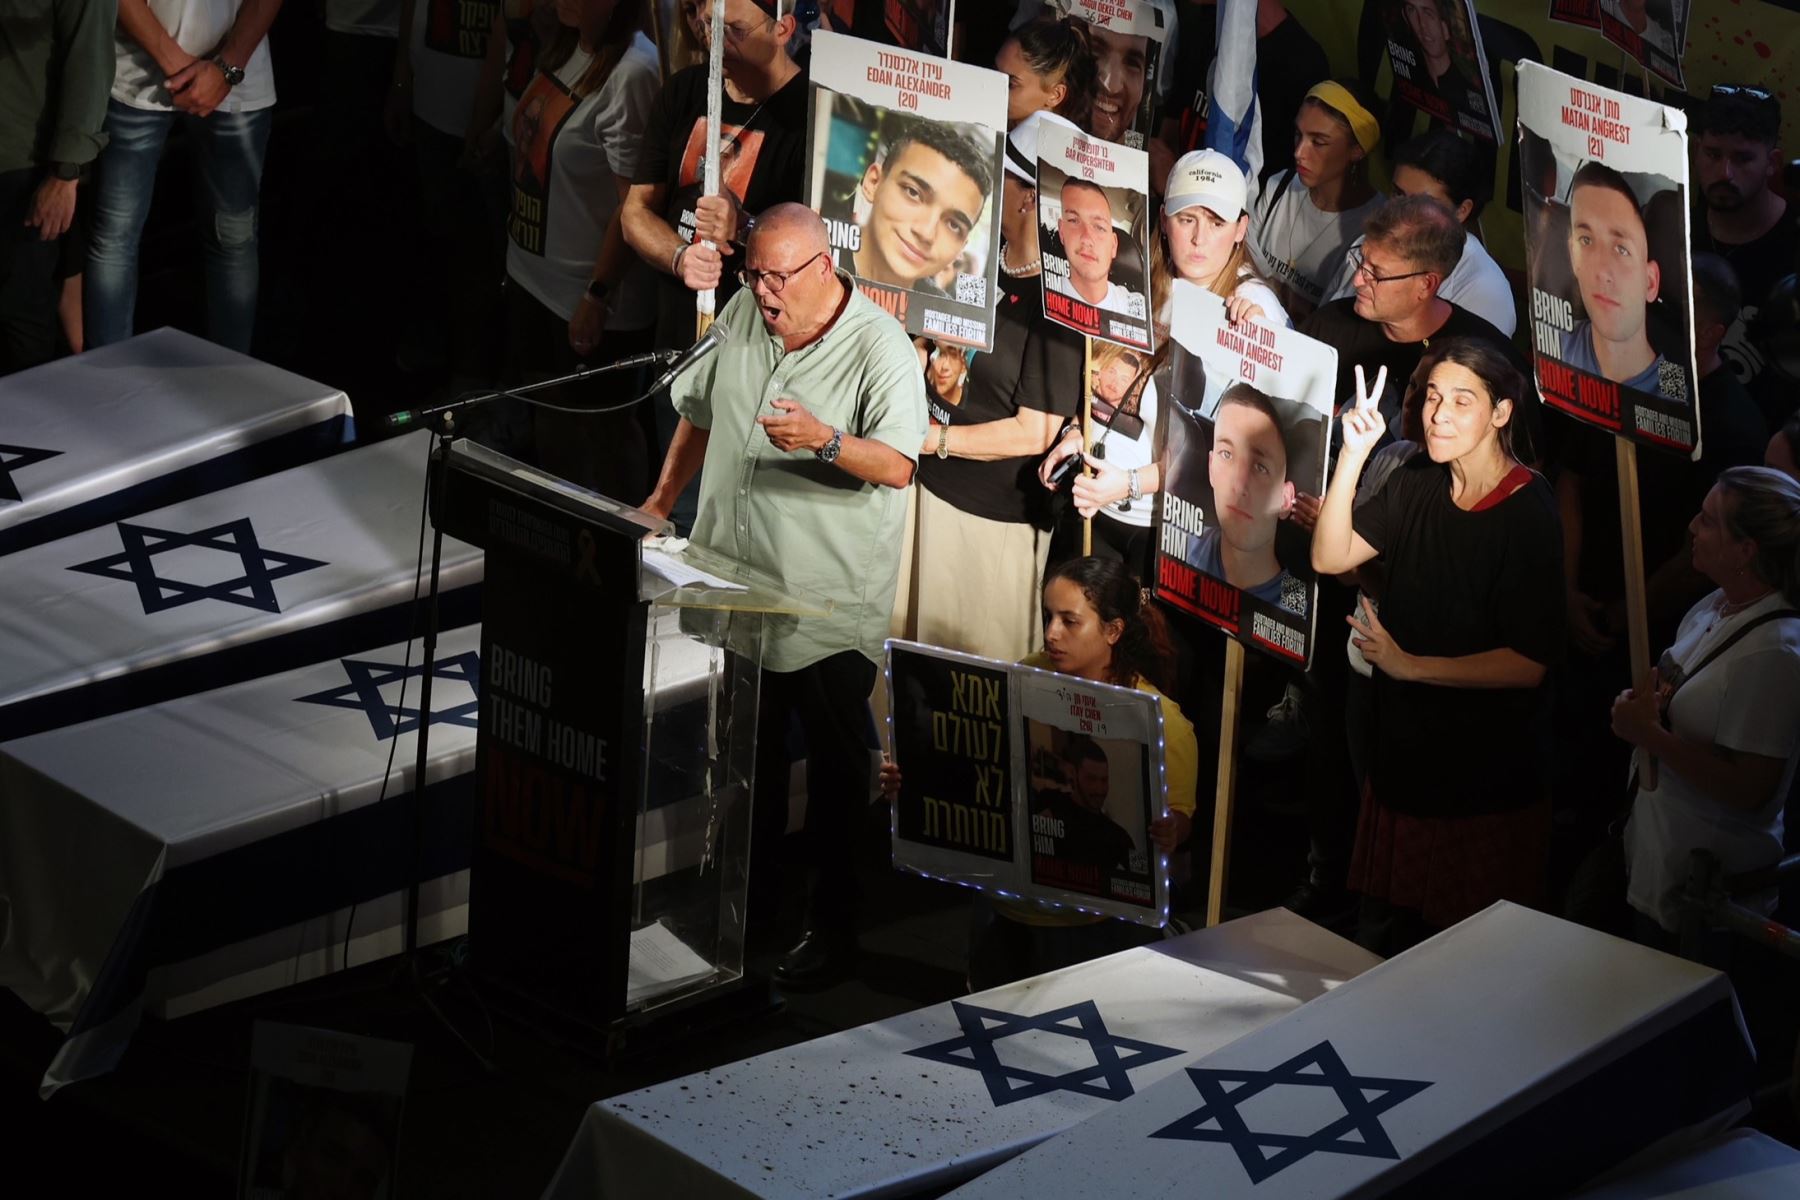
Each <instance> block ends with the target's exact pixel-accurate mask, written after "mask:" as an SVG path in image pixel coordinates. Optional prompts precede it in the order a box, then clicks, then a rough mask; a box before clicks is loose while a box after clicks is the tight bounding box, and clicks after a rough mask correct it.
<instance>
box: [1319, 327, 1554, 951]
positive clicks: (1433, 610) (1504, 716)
mask: <svg viewBox="0 0 1800 1200" xmlns="http://www.w3.org/2000/svg"><path fill="white" fill-rule="evenodd" d="M1356 376H1357V396H1356V400H1355V404H1354V405H1353V406H1351V407H1349V408H1347V409H1346V410H1345V411H1344V414H1343V427H1344V448H1343V452H1342V453H1341V454H1340V455H1339V457H1338V461H1337V468H1336V471H1335V473H1334V474H1333V477H1332V481H1331V486H1330V487H1329V488H1328V489H1327V490H1326V492H1325V499H1324V503H1323V505H1322V507H1321V508H1320V511H1319V519H1318V525H1317V527H1316V529H1315V530H1314V533H1313V549H1312V560H1313V567H1314V568H1315V569H1316V570H1318V571H1319V572H1321V573H1330V574H1334V575H1336V574H1341V573H1343V572H1345V571H1350V570H1354V569H1355V568H1356V567H1359V566H1361V565H1362V564H1363V563H1366V562H1368V561H1369V560H1370V559H1372V558H1374V557H1375V556H1376V555H1377V554H1379V555H1381V556H1382V560H1383V562H1384V564H1385V565H1386V568H1387V583H1386V586H1385V588H1384V589H1383V591H1382V601H1381V607H1380V612H1379V613H1377V612H1376V610H1375V608H1374V606H1373V605H1371V604H1369V603H1368V602H1367V601H1365V602H1364V603H1363V605H1362V607H1361V609H1360V611H1358V612H1357V613H1355V614H1353V615H1352V616H1351V617H1350V618H1348V619H1349V622H1350V625H1351V627H1352V630H1353V631H1354V641H1355V643H1356V646H1357V649H1359V650H1360V651H1362V654H1363V657H1364V658H1366V659H1368V661H1369V663H1370V664H1371V665H1372V666H1373V667H1374V668H1375V675H1374V679H1373V683H1374V689H1373V696H1374V704H1373V713H1372V718H1373V721H1372V726H1373V734H1372V741H1373V745H1372V746H1371V747H1370V748H1369V777H1368V784H1367V787H1366V788H1365V790H1364V792H1363V804H1362V814H1361V817H1360V819H1359V820H1358V823H1357V831H1356V849H1355V852H1354V855H1353V857H1352V859H1351V866H1350V886H1351V888H1352V889H1353V890H1355V891H1358V892H1361V893H1362V895H1363V902H1362V911H1361V918H1360V921H1359V928H1358V931H1357V940H1358V941H1360V942H1362V943H1363V945H1365V946H1368V947H1369V948H1371V949H1373V950H1375V951H1376V952H1377V953H1380V954H1394V953H1397V952H1398V951H1400V950H1403V949H1405V948H1406V947H1407V946H1410V945H1412V944H1413V943H1415V942H1418V941H1420V940H1422V939H1423V938H1425V937H1428V936H1429V935H1430V934H1432V933H1434V932H1436V931H1437V930H1439V929H1443V928H1445V927H1447V926H1449V925H1452V924H1454V923H1455V922H1457V921H1460V920H1461V919H1462V918H1464V917H1466V916H1469V915H1471V914H1472V913H1475V912H1478V911H1480V910H1481V909H1483V908H1485V907H1487V905H1489V904H1491V903H1492V902H1493V901H1495V900H1499V899H1509V900H1518V901H1522V902H1525V903H1533V902H1537V901H1540V900H1541V898H1542V897H1541V893H1542V891H1543V886H1544V873H1545V866H1546V859H1547V857H1548V851H1549V835H1550V807H1549V798H1548V796H1549V794H1548V766H1549V753H1550V749H1549V741H1550V736H1549V735H1550V728H1549V720H1550V702H1549V692H1548V688H1547V687H1546V686H1545V679H1546V677H1547V675H1548V671H1549V667H1550V665H1551V663H1552V662H1553V661H1554V660H1555V657H1556V655H1557V653H1558V651H1559V648H1560V647H1561V645H1562V641H1563V628H1562V621H1563V606H1562V602H1561V599H1560V596H1561V589H1562V535H1561V530H1560V527H1559V526H1558V524H1557V518H1556V499H1555V496H1554V495H1553V493H1552V492H1551V490H1550V487H1549V485H1548V484H1547V483H1545V482H1544V479H1543V477H1542V476H1540V475H1537V474H1536V473H1535V472H1533V471H1531V470H1530V469H1529V468H1527V467H1524V466H1522V465H1521V464H1520V463H1519V461H1518V458H1517V456H1516V455H1514V453H1513V450H1512V431H1513V417H1514V413H1515V408H1516V405H1517V397H1519V396H1520V395H1521V394H1522V392H1523V388H1524V380H1523V379H1522V378H1521V377H1520V375H1519V373H1518V372H1517V371H1516V370H1515V369H1514V368H1513V367H1512V366H1511V365H1510V364H1509V363H1508V362H1507V360H1506V358H1505V357H1504V356H1503V355H1502V354H1501V353H1500V351H1499V350H1497V349H1495V348H1493V347H1491V346H1488V345H1486V344H1484V343H1481V342H1478V341H1475V340H1472V339H1455V340H1452V341H1449V342H1446V343H1445V344H1444V346H1443V348H1442V357H1441V359H1440V360H1439V362H1438V364H1437V366H1435V367H1434V368H1433V369H1432V371H1431V375H1430V377H1429V379H1428V380H1427V383H1426V392H1425V402H1424V414H1423V415H1424V425H1425V448H1424V449H1423V450H1422V451H1420V452H1419V453H1418V454H1416V455H1414V456H1413V457H1412V458H1411V459H1409V460H1408V461H1407V462H1405V463H1403V464H1402V465H1400V466H1399V467H1397V468H1396V469H1395V470H1394V472H1393V474H1391V475H1390V476H1388V479H1387V482H1386V483H1384V484H1383V485H1382V488H1381V490H1380V491H1379V492H1377V493H1376V494H1375V496H1374V497H1373V498H1372V499H1371V500H1369V502H1368V503H1366V504H1364V505H1363V506H1362V507H1360V508H1357V509H1356V510H1355V511H1354V514H1353V513H1352V509H1351V501H1352V499H1353V498H1354V495H1355V491H1356V480H1357V477H1358V476H1359V475H1360V474H1361V472H1362V468H1363V464H1364V463H1365V462H1366V461H1367V460H1368V457H1369V453H1370V451H1371V450H1373V449H1374V447H1375V443H1376V442H1377V441H1378V440H1380V438H1381V435H1382V432H1383V430H1384V429H1385V427H1386V425H1385V421H1384V420H1383V418H1382V416H1381V414H1380V413H1379V412H1378V411H1377V401H1378V399H1379V398H1380V395H1381V389H1382V387H1383V386H1384V384H1385V383H1386V371H1385V370H1384V371H1383V372H1382V373H1381V375H1379V376H1377V377H1376V380H1375V386H1374V388H1373V390H1372V391H1370V390H1366V389H1365V388H1364V385H1363V378H1362V368H1361V367H1358V368H1357V369H1356Z"/></svg>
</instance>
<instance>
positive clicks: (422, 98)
mask: <svg viewBox="0 0 1800 1200" xmlns="http://www.w3.org/2000/svg"><path fill="white" fill-rule="evenodd" d="M499 12H500V0H413V17H412V38H411V49H410V50H409V54H410V56H411V60H412V70H413V87H412V93H413V115H414V116H416V117H418V118H419V120H421V121H423V122H425V123H426V124H427V125H429V126H431V127H432V128H433V129H435V130H437V131H438V132H439V133H447V134H449V135H450V136H451V137H454V138H461V137H462V136H463V134H464V133H466V132H467V131H468V128H469V112H470V109H471V108H473V107H474V103H475V84H476V82H477V81H478V80H479V79H480V78H481V60H482V58H483V56H485V55H486V54H487V39H488V34H489V33H490V32H492V30H493V26H494V18H495V16H497V15H498V14H499Z"/></svg>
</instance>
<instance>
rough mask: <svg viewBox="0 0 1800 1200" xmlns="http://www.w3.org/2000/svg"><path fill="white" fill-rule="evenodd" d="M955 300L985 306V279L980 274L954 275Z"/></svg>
mask: <svg viewBox="0 0 1800 1200" xmlns="http://www.w3.org/2000/svg"><path fill="white" fill-rule="evenodd" d="M956 302H957V303H958V304H973V305H975V306H977V307H978V308H986V307H987V280H986V279H985V278H984V277H982V276H980V275H958V276H957V277H956Z"/></svg>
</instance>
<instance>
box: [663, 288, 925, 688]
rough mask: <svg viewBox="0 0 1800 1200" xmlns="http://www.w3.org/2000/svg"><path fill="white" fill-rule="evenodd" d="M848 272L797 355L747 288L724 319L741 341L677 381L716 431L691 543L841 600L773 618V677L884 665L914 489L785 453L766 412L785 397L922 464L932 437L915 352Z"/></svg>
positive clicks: (678, 394) (685, 403) (696, 417)
mask: <svg viewBox="0 0 1800 1200" xmlns="http://www.w3.org/2000/svg"><path fill="white" fill-rule="evenodd" d="M838 279H839V281H840V282H842V283H843V284H844V285H845V286H846V287H848V288H849V289H850V302H849V303H848V304H847V305H846V306H845V307H844V311H843V312H842V313H841V314H839V316H838V319H837V320H836V321H835V322H834V323H833V324H832V326H831V328H830V329H828V330H827V331H826V332H825V334H824V335H823V336H822V337H820V338H818V339H817V340H816V341H814V342H812V343H810V344H809V345H806V346H803V347H801V348H800V349H798V350H794V351H789V350H787V349H786V348H785V347H784V346H783V345H782V342H781V339H780V338H778V337H774V336H771V335H770V333H769V331H768V327H767V326H765V325H764V324H763V319H762V314H761V312H760V311H759V310H758V309H757V307H756V303H755V299H754V297H753V296H751V294H750V292H749V291H748V290H745V291H741V292H739V293H738V294H737V295H736V296H733V297H732V298H731V301H730V303H728V304H726V305H725V308H724V310H723V311H722V312H720V314H719V324H721V325H723V326H725V328H726V331H727V332H728V333H729V335H730V340H729V341H728V342H727V343H726V345H725V346H724V347H722V348H721V349H720V350H719V351H718V352H716V353H715V354H713V355H711V356H710V357H708V358H707V359H706V360H705V361H704V362H702V363H701V364H700V365H699V366H697V367H696V368H695V369H693V370H692V371H689V372H688V373H687V374H685V375H683V376H682V377H681V379H680V380H678V381H677V382H676V384H675V386H674V387H673V389H672V398H673V400H674V402H675V408H676V411H677V412H679V413H680V414H681V415H682V416H684V417H686V418H687V419H688V421H689V422H691V423H692V424H693V425H695V426H696V427H698V428H700V429H706V430H710V431H711V436H710V437H709V439H708V441H707V444H706V458H705V461H704V463H703V464H702V467H701V476H700V513H699V517H698V519H697V520H696V521H695V522H694V533H693V540H694V541H696V542H698V543H700V544H701V545H703V546H706V547H708V548H709V549H712V550H716V551H718V552H719V553H721V554H727V555H730V556H732V557H733V558H736V559H737V560H738V561H740V562H743V563H746V564H748V565H750V566H752V567H756V568H758V569H760V570H763V571H766V572H768V573H769V574H771V575H773V576H775V577H776V578H778V579H780V580H782V581H783V582H785V583H789V584H792V585H795V586H797V587H807V588H812V589H814V590H815V591H818V592H822V593H823V594H825V595H826V596H829V597H830V598H831V599H832V601H833V602H834V607H833V609H832V612H831V615H829V616H825V617H801V618H798V619H792V618H779V619H775V620H772V621H771V622H770V626H769V629H768V631H767V634H766V641H765V644H764V648H763V665H764V666H765V667H767V668H768V669H770V670H773V671H797V670H799V669H800V668H802V667H806V666H810V665H811V664H813V663H815V662H818V661H819V660H820V659H822V658H825V657H827V656H828V655H832V654H836V653H839V652H840V651H844V650H855V651H858V652H860V653H862V654H863V655H866V656H867V657H868V658H869V659H871V660H872V661H875V662H880V661H881V653H882V643H883V642H884V641H885V639H886V638H887V633H888V621H889V618H890V617H891V616H892V615H893V611H894V589H895V587H896V586H897V585H898V583H899V579H900V539H901V535H902V533H903V532H904V527H905V523H906V489H904V488H890V487H881V486H878V485H876V484H872V483H864V482H863V481H862V480H860V479H858V478H856V477H855V476H854V475H851V474H850V473H849V472H847V471H845V470H844V469H843V468H842V467H839V466H835V465H827V464H825V463H822V462H820V461H819V460H818V459H817V458H815V457H814V456H813V454H812V453H811V452H810V451H806V450H794V451H790V452H788V453H785V454H784V453H782V452H781V451H779V450H777V449H775V447H774V446H773V445H772V444H771V443H770V442H769V436H768V434H767V433H765V432H764V431H763V428H762V426H760V425H758V424H757V423H756V418H757V417H759V416H764V415H770V414H773V413H774V412H776V411H777V410H775V409H773V408H771V407H770V404H771V402H772V401H775V400H779V399H788V400H793V401H796V402H798V403H799V404H802V405H804V406H805V407H806V409H807V410H808V411H809V412H811V413H812V414H813V415H814V416H815V417H817V418H819V420H821V421H823V422H825V423H826V424H827V425H830V426H832V427H833V428H836V429H839V430H841V431H843V433H844V434H846V435H848V436H854V437H859V438H868V439H870V440H872V441H877V442H880V443H882V444H883V445H887V446H892V447H893V448H894V449H896V450H898V451H899V452H900V453H902V454H904V455H906V457H907V458H908V459H910V460H912V461H914V462H917V461H918V458H919V447H920V446H921V445H922V444H923V443H924V441H925V424H926V415H925V413H926V409H925V382H924V377H923V374H922V373H921V372H920V370H919V356H918V352H917V351H915V350H914V349H913V345H912V341H911V339H909V338H908V337H907V336H906V331H905V330H904V329H903V328H902V327H901V326H900V323H899V322H898V321H896V320H894V318H893V317H891V316H889V315H888V314H887V313H885V312H883V311H882V310H881V309H880V308H878V307H876V306H875V305H874V304H872V303H870V302H869V301H868V300H867V299H866V298H865V297H864V296H863V295H862V294H861V293H860V292H858V291H857V290H856V286H855V283H854V282H853V281H852V280H851V279H850V278H849V276H847V275H844V274H843V273H842V272H840V273H839V275H838Z"/></svg>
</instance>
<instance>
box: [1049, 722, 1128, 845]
mask: <svg viewBox="0 0 1800 1200" xmlns="http://www.w3.org/2000/svg"><path fill="white" fill-rule="evenodd" d="M1070 749H1071V750H1072V751H1073V752H1074V753H1073V755H1072V756H1071V758H1070V759H1069V760H1068V761H1067V762H1066V763H1065V764H1064V767H1065V769H1066V771H1067V772H1068V778H1069V782H1070V784H1071V785H1072V787H1071V790H1070V791H1066V792H1065V791H1059V790H1053V789H1044V790H1042V791H1040V792H1038V793H1037V794H1036V795H1035V796H1034V797H1033V799H1032V812H1033V813H1035V814H1036V815H1038V816H1040V817H1049V818H1050V819H1051V820H1053V821H1057V822H1060V830H1061V832H1060V833H1057V834H1054V835H1052V836H1053V837H1054V839H1055V845H1056V857H1057V858H1058V859H1061V860H1062V861H1064V862H1068V863H1075V864H1078V865H1080V866H1084V867H1093V868H1096V869H1098V870H1100V871H1103V872H1104V871H1129V870H1130V869H1131V854H1132V851H1134V850H1135V849H1136V848H1137V845H1136V843H1134V842H1133V841H1132V840H1131V835H1130V834H1129V833H1127V832H1125V828H1124V826H1122V825H1120V824H1119V823H1118V822H1117V821H1115V820H1113V819H1112V818H1111V817H1109V816H1107V815H1106V798H1107V794H1108V793H1109V792H1110V791H1111V790H1112V764H1111V763H1110V762H1109V761H1108V759H1107V757H1106V751H1104V750H1102V749H1101V748H1100V747H1099V746H1098V745H1096V744H1095V743H1094V742H1092V741H1090V740H1088V739H1087V738H1086V737H1085V736H1084V737H1082V739H1081V740H1080V742H1079V743H1077V744H1076V745H1074V746H1071V747H1070Z"/></svg>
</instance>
